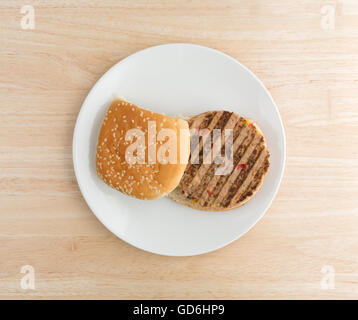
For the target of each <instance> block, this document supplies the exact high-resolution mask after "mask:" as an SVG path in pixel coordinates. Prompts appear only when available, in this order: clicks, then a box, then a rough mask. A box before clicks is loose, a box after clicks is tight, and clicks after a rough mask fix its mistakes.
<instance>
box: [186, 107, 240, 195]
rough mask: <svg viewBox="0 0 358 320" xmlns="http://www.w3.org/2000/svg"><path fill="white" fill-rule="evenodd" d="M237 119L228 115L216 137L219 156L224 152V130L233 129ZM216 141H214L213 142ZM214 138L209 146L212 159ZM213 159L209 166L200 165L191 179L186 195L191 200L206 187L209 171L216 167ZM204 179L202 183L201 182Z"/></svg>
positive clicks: (235, 116) (233, 115)
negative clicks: (188, 195)
mask: <svg viewBox="0 0 358 320" xmlns="http://www.w3.org/2000/svg"><path fill="white" fill-rule="evenodd" d="M239 119H240V118H239V117H238V116H237V115H235V114H234V113H231V114H230V117H229V119H228V120H227V121H226V124H225V127H224V129H223V130H222V131H221V136H220V137H218V139H217V140H219V139H220V146H221V147H220V155H221V153H222V150H223V149H224V150H225V144H224V143H223V141H225V130H226V129H232V130H233V129H234V128H235V126H236V124H237V122H238V121H239ZM215 141H216V140H215ZM215 141H214V137H212V139H211V146H210V150H211V156H212V157H213V152H212V150H213V146H214V143H215ZM214 160H215V159H212V163H211V164H202V165H201V166H200V167H199V169H198V170H197V172H196V174H195V176H194V177H193V179H192V181H191V182H190V187H189V188H188V193H189V194H191V195H192V198H193V199H195V198H196V194H198V193H199V195H200V194H201V193H200V191H201V189H204V188H205V186H206V184H207V183H206V181H207V180H208V179H210V175H209V171H213V170H215V167H216V166H217V165H215V163H214ZM203 179H204V181H203Z"/></svg>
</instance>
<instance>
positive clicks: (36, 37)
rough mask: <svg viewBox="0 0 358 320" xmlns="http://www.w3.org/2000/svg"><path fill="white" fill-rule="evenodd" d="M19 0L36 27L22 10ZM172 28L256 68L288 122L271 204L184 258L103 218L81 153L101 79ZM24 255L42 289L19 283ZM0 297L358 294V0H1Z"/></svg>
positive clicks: (172, 38) (168, 39) (176, 38)
mask: <svg viewBox="0 0 358 320" xmlns="http://www.w3.org/2000/svg"><path fill="white" fill-rule="evenodd" d="M24 5H32V6H33V8H34V10H35V28H34V29H23V27H22V25H21V20H22V18H23V17H24V15H25V14H22V13H21V11H20V10H21V7H22V6H24ZM332 12H333V15H332ZM172 42H188V43H197V44H201V45H205V46H209V47H212V48H215V49H218V50H221V51H223V52H225V53H227V54H229V55H231V56H233V57H234V58H236V59H238V60H239V61H240V62H242V63H243V64H245V65H246V66H247V67H248V68H250V69H251V70H252V71H253V72H254V73H256V74H257V75H258V76H259V77H260V78H261V79H262V80H263V82H264V84H265V85H266V86H267V87H268V89H269V90H270V92H271V94H272V95H273V97H274V99H275V101H276V103H277V105H278V107H279V110H280V112H281V115H282V118H283V121H284V126H285V129H286V135H287V165H286V171H285V175H284V179H283V182H282V185H281V188H280V191H279V193H278V195H277V197H276V199H275V200H274V202H273V204H272V206H271V208H270V209H269V211H268V212H267V214H266V215H265V217H264V218H263V219H262V220H260V222H259V223H258V224H257V225H256V226H255V228H253V229H252V230H251V231H250V232H248V233H247V234H246V235H245V236H243V237H242V238H241V239H239V240H238V241H236V242H234V243H232V244H230V245H229V246H227V247H225V248H223V249H220V250H218V251H215V252H212V253H208V254H205V255H201V256H194V257H186V258H185V257H180V258H175V257H174V258H173V257H165V256H158V255H154V254H150V253H147V252H143V251H141V250H138V249H136V248H134V247H132V246H130V245H128V244H127V243H125V242H123V241H121V240H120V239H118V238H116V237H115V236H114V235H113V234H111V233H110V232H109V231H108V230H107V229H106V228H105V227H104V226H102V224H101V223H100V222H99V221H98V220H97V219H96V217H95V216H94V215H93V214H92V213H91V211H90V209H89V208H88V207H87V205H86V203H85V201H84V200H83V198H82V196H81V194H80V191H79V188H78V186H77V182H76V179H75V176H74V172H73V166H72V155H71V146H72V134H73V129H74V124H75V120H76V117H77V114H78V112H79V110H80V107H81V104H82V102H83V100H84V98H85V97H86V95H87V93H88V91H89V90H90V88H91V87H92V86H93V85H94V83H95V82H96V81H97V79H98V78H99V77H100V76H101V75H102V74H103V73H104V72H105V71H107V69H108V68H109V67H111V66H112V65H113V64H115V63H116V62H118V61H119V60H121V59H123V58H125V57H126V56H128V55H130V54H132V53H134V52H136V51H138V50H140V49H143V48H147V47H149V46H153V45H159V44H164V43H172ZM25 265H31V266H33V268H34V270H35V285H36V287H35V290H31V289H28V290H26V289H23V288H22V287H21V285H20V281H21V279H22V277H23V276H24V274H22V273H21V272H20V271H21V268H22V266H25ZM327 266H328V267H327ZM326 270H329V271H330V272H332V271H333V270H334V280H335V283H334V288H333V286H325V283H326V282H325V280H324V279H325V278H324V277H325V276H327V274H326V275H325V274H324V272H325V271H326ZM330 275H333V273H330ZM329 279H331V280H332V279H333V278H332V277H330V278H329ZM330 283H332V282H330ZM0 298H2V299H8V298H14V299H31V298H40V299H44V298H55V299H63V298H69V299H78V298H84V299H88V298H99V299H105V298H108V299H128V298H132V299H136V298H143V299H144V298H145V299H162V298H183V299H192V298H201V299H222V298H226V299H251V298H258V299H264V298H268V299H279V298H281V299H282V298H294V299H295V298H308V299H318V298H339V299H341V298H349V299H350V298H353V299H354V298H358V2H357V1H356V0H342V1H329V0H314V1H312V0H275V1H274V0H246V1H244V0H242V1H224V0H222V1H218V0H212V1H204V0H201V1H199V0H192V1H169V0H168V1H159V0H153V1H148V0H141V1H135V0H131V1H116V0H95V1H84V0H66V1H55V0H53V1H52V0H37V1H36V0H29V1H19V0H1V1H0Z"/></svg>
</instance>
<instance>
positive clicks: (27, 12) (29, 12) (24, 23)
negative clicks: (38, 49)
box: [20, 5, 35, 30]
mask: <svg viewBox="0 0 358 320" xmlns="http://www.w3.org/2000/svg"><path fill="white" fill-rule="evenodd" d="M20 13H21V14H23V17H22V18H21V21H20V26H21V28H22V29H23V30H34V29H35V8H34V7H33V6H30V5H26V6H22V7H21V9H20Z"/></svg>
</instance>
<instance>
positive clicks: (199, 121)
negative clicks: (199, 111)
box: [180, 112, 217, 186]
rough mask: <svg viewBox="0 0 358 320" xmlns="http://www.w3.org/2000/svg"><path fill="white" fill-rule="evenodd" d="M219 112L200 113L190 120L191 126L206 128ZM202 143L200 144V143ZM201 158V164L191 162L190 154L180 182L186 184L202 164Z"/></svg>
mask: <svg viewBox="0 0 358 320" xmlns="http://www.w3.org/2000/svg"><path fill="white" fill-rule="evenodd" d="M216 113H217V112H208V113H206V114H205V116H203V115H199V116H198V117H194V118H192V119H190V120H189V128H190V129H192V128H193V129H199V130H200V129H204V128H205V127H207V126H208V124H209V123H210V122H211V121H212V119H213V118H214V117H215V115H216ZM200 140H201V137H200V138H199V142H200ZM199 145H200V144H199ZM200 160H201V159H200V158H199V164H191V154H190V156H189V160H188V165H187V166H186V169H185V172H184V174H183V178H182V179H181V182H180V184H181V185H183V186H185V184H186V183H187V181H188V180H189V179H190V177H191V176H192V174H193V173H194V172H195V171H196V169H197V168H196V167H198V166H200Z"/></svg>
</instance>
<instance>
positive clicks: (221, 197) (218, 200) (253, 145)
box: [214, 135, 260, 206]
mask: <svg viewBox="0 0 358 320" xmlns="http://www.w3.org/2000/svg"><path fill="white" fill-rule="evenodd" d="M259 140H260V136H259V135H255V137H254V139H253V140H252V142H251V143H250V145H249V146H248V147H247V149H246V150H245V153H244V155H243V156H242V158H241V160H240V162H243V163H246V161H247V160H248V159H249V158H250V155H251V153H252V151H253V150H254V149H255V148H256V145H257V144H258V143H259ZM241 171H242V168H241V167H235V170H233V172H232V173H231V175H230V177H229V178H228V180H227V181H226V183H225V184H224V186H223V187H222V189H221V190H220V192H219V195H218V196H217V198H216V199H215V201H214V205H215V206H220V205H221V203H222V201H223V200H224V199H225V198H226V195H227V193H228V192H229V189H230V187H231V186H232V184H233V183H234V182H235V181H236V178H237V177H238V175H239V174H240V172H241Z"/></svg>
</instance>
